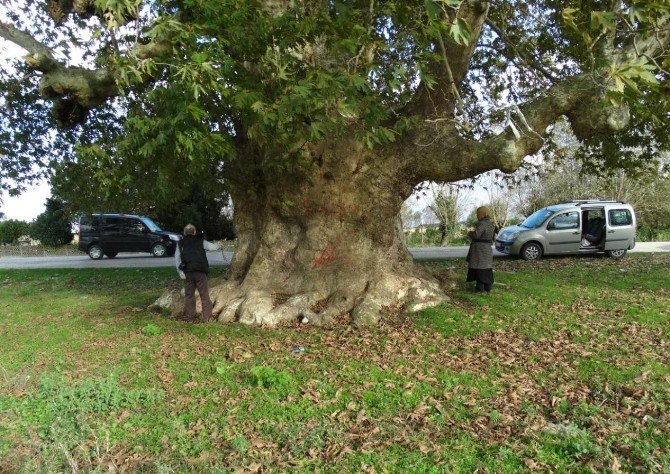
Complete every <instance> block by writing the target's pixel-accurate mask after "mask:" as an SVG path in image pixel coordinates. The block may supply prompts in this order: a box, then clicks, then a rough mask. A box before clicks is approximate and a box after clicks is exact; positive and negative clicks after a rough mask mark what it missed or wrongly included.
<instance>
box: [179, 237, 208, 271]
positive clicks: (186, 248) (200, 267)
mask: <svg viewBox="0 0 670 474" xmlns="http://www.w3.org/2000/svg"><path fill="white" fill-rule="evenodd" d="M203 240H204V239H203V238H202V236H201V235H185V236H184V237H183V238H182V239H181V241H179V252H180V255H181V262H182V265H181V267H180V270H181V271H183V272H185V273H188V272H202V273H209V262H208V261H207V254H206V253H205V247H204V246H203Z"/></svg>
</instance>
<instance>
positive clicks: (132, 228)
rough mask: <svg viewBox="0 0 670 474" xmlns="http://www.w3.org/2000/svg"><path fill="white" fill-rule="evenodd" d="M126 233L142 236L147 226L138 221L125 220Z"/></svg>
mask: <svg viewBox="0 0 670 474" xmlns="http://www.w3.org/2000/svg"><path fill="white" fill-rule="evenodd" d="M125 221H126V222H125V223H126V231H127V232H130V233H131V234H141V233H142V232H144V228H145V225H144V224H143V223H142V222H141V221H139V220H138V219H125Z"/></svg>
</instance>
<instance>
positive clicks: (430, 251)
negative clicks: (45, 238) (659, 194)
mask: <svg viewBox="0 0 670 474" xmlns="http://www.w3.org/2000/svg"><path fill="white" fill-rule="evenodd" d="M410 252H412V255H414V258H415V259H416V260H435V259H440V258H459V257H463V258H465V256H466V255H467V253H468V248H467V247H420V248H412V249H410ZM631 252H670V242H638V243H637V245H636V246H635V249H633V250H631ZM493 254H494V256H495V257H503V258H504V257H507V256H506V255H504V254H502V253H499V252H497V251H496V250H494V251H493ZM232 255H233V253H232V252H227V251H224V252H218V251H217V252H208V253H207V258H208V259H209V263H210V265H212V266H224V265H228V264H229V263H230V259H231V258H232ZM172 265H174V260H173V259H172V258H156V257H152V256H151V255H149V254H143V253H120V254H119V255H117V256H116V257H115V258H113V259H109V258H106V257H105V258H103V259H102V260H91V259H90V258H89V257H88V256H86V255H84V254H82V255H76V256H65V255H62V256H55V257H0V268H24V269H29V268H157V267H170V266H172Z"/></svg>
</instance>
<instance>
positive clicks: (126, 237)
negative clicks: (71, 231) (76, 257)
mask: <svg viewBox="0 0 670 474" xmlns="http://www.w3.org/2000/svg"><path fill="white" fill-rule="evenodd" d="M78 233H79V250H81V251H83V252H86V253H87V254H88V256H89V257H91V258H92V259H95V260H98V259H101V258H102V257H103V255H106V256H107V257H108V258H114V257H116V255H117V254H118V253H119V252H150V253H151V254H152V255H154V256H155V257H165V256H168V255H174V252H175V248H176V245H177V242H178V241H179V239H180V238H181V236H180V235H179V234H176V233H174V232H167V231H164V230H161V228H160V227H158V226H157V225H156V223H155V222H154V221H152V220H151V219H150V218H148V217H144V216H135V215H130V214H92V215H81V216H80V217H79V232H78Z"/></svg>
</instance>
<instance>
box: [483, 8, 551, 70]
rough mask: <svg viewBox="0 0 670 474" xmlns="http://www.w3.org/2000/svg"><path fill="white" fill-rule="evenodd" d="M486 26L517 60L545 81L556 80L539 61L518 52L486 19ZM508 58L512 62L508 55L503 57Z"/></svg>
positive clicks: (501, 31)
mask: <svg viewBox="0 0 670 474" xmlns="http://www.w3.org/2000/svg"><path fill="white" fill-rule="evenodd" d="M486 24H487V25H488V27H489V28H491V30H493V32H494V33H495V34H496V35H498V37H499V38H500V39H501V40H503V41H504V42H505V44H506V45H507V46H508V47H509V48H510V49H511V50H512V51H513V52H514V54H516V55H517V56H518V57H519V58H521V59H522V60H523V61H524V62H525V63H526V64H527V65H529V66H532V67H533V68H535V69H536V70H537V71H538V72H539V73H540V74H542V75H543V76H544V78H545V79H548V80H549V81H551V82H554V81H555V80H556V78H555V77H554V76H553V74H551V72H549V71H548V70H547V69H546V68H545V67H544V66H543V65H542V64H540V62H539V61H537V60H536V59H535V58H533V57H532V56H529V55H527V54H524V53H523V52H522V51H520V50H519V48H517V47H516V45H515V44H514V43H513V42H512V41H510V39H509V37H508V36H507V35H506V34H505V32H504V31H503V30H502V29H501V28H500V27H498V25H496V24H495V23H494V22H493V21H492V20H490V19H487V20H486ZM505 56H507V57H508V59H510V60H514V59H513V58H511V57H509V55H507V54H506V55H505Z"/></svg>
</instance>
